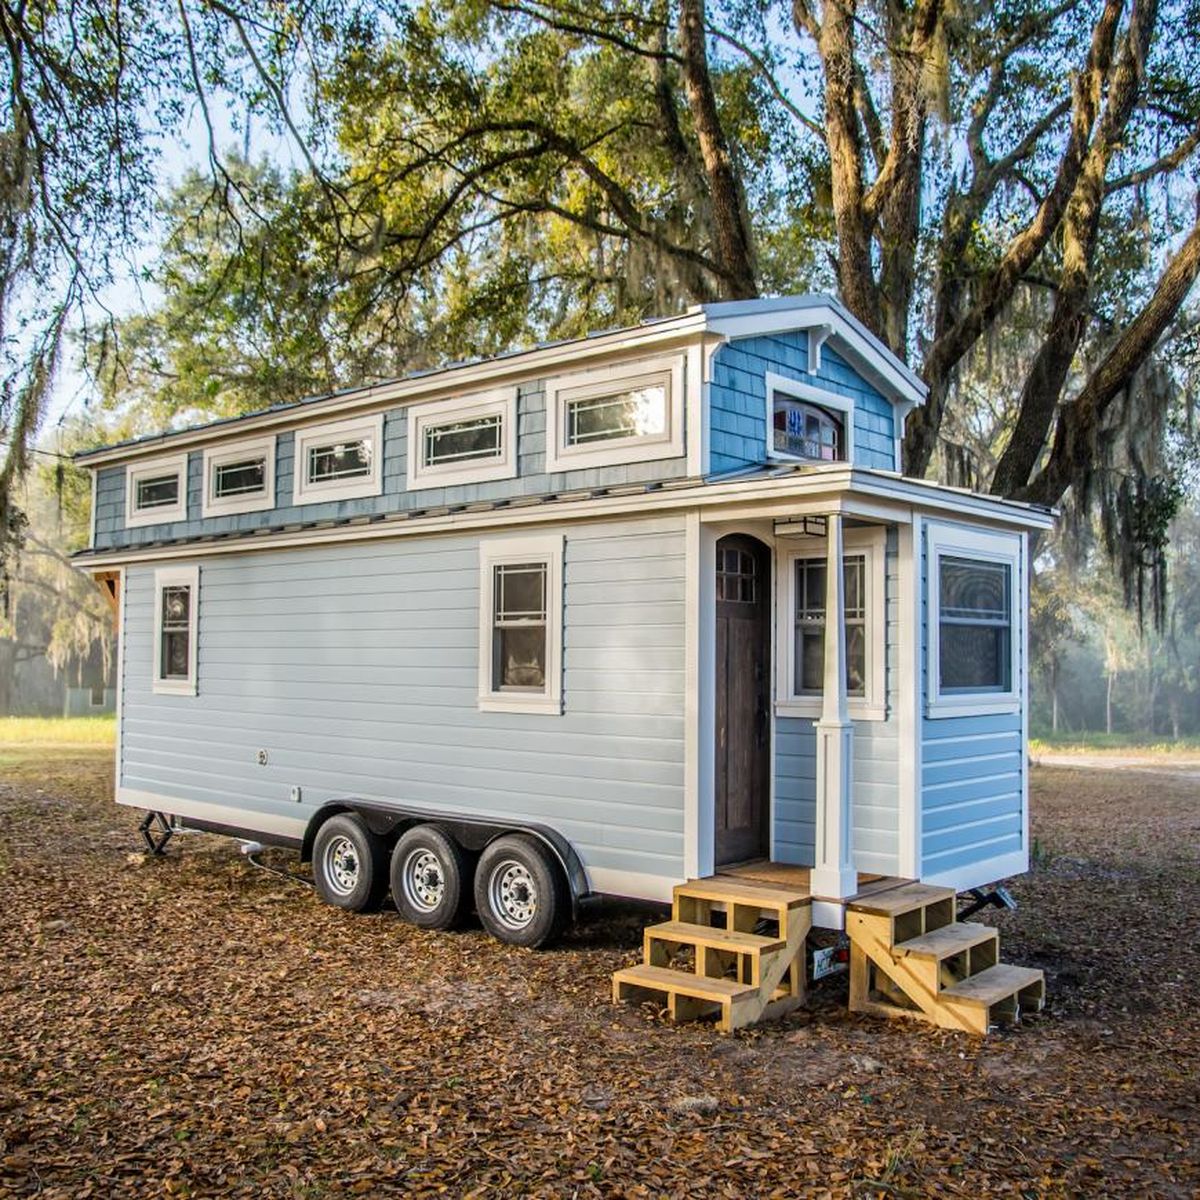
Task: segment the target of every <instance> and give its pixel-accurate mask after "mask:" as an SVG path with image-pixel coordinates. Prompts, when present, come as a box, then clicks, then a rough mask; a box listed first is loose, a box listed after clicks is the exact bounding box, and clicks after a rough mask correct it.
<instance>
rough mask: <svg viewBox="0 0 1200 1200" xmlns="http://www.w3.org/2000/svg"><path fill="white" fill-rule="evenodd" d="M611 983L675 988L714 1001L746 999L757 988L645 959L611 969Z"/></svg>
mask: <svg viewBox="0 0 1200 1200" xmlns="http://www.w3.org/2000/svg"><path fill="white" fill-rule="evenodd" d="M613 983H614V984H625V985H627V986H628V987H636V988H644V989H645V990H647V991H651V992H678V993H679V994H680V995H682V996H691V997H693V998H694V999H696V1000H711V1001H712V1002H713V1003H714V1004H723V1003H725V1002H726V1001H729V1000H748V999H750V997H752V996H756V995H757V994H758V993H757V991H756V989H754V988H752V987H747V986H746V985H745V984H744V983H738V982H737V980H735V979H705V978H704V977H703V976H701V975H690V974H687V973H686V972H684V971H672V970H671V969H670V968H669V967H649V966H646V964H645V963H641V964H639V965H638V966H636V967H622V968H621V970H619V971H616V972H614V974H613Z"/></svg>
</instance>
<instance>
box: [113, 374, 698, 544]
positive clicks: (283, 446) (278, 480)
mask: <svg viewBox="0 0 1200 1200" xmlns="http://www.w3.org/2000/svg"><path fill="white" fill-rule="evenodd" d="M337 419H338V417H337V415H336V414H330V420H337ZM250 436H253V435H251V434H249V433H248V434H247V437H250ZM545 437H546V396H545V390H544V387H543V385H542V384H541V383H536V384H529V385H524V386H522V387H521V388H520V390H519V393H518V398H517V465H518V472H519V473H518V476H517V478H516V479H503V480H493V481H490V482H487V483H475V484H456V485H455V486H453V487H445V488H437V487H433V488H420V489H419V490H415V491H411V492H410V491H407V490H406V489H405V477H406V474H407V450H408V417H407V410H406V409H403V408H398V409H392V410H391V411H389V412H387V413H386V414H385V416H384V426H383V443H384V445H383V452H384V458H383V492H382V494H381V495H379V496H369V497H364V498H362V499H358V500H337V501H330V502H326V503H316V504H305V505H301V506H299V507H297V506H295V505H293V504H292V487H293V471H294V464H293V454H294V442H295V437H294V435H293V434H292V433H291V432H290V431H289V432H284V433H280V434H279V435H278V437H277V439H276V449H275V500H276V507H275V508H273V509H269V510H267V511H264V512H254V513H237V514H233V515H228V516H221V517H209V518H208V519H207V520H203V519H201V516H200V511H201V499H202V497H201V489H202V488H203V486H204V479H203V471H204V454H203V451H199V450H193V451H192V452H191V454H190V456H189V462H188V481H189V483H188V520H187V521H180V522H174V523H172V524H169V525H151V526H146V527H143V528H140V529H130V530H126V529H125V528H124V516H125V492H124V488H125V468H124V467H105V468H101V469H100V471H99V472H98V482H97V497H96V508H97V523H96V549H98V550H105V549H110V548H112V547H114V546H119V545H134V546H137V545H145V544H146V543H148V542H156V541H162V540H165V539H176V538H185V537H200V536H203V535H204V534H211V533H227V532H230V531H251V530H254V529H262V528H265V527H267V526H277V525H281V524H291V523H299V522H302V521H304V522H308V521H328V520H337V519H341V518H345V517H360V516H373V515H375V514H378V513H392V512H404V511H407V510H411V509H416V508H436V507H440V506H441V505H444V504H473V503H476V502H481V501H488V500H502V499H505V498H506V497H510V496H529V495H538V494H543V493H550V492H559V491H572V490H574V489H576V488H593V487H606V486H612V485H616V484H625V483H645V482H650V481H653V480H667V479H677V478H681V477H682V476H684V475H686V473H687V465H686V460H685V459H684V458H673V459H663V460H659V461H656V462H644V463H630V464H628V465H625V466H614V467H603V468H591V469H588V470H581V471H566V472H560V473H558V474H554V475H547V474H546V473H545V465H546V443H545Z"/></svg>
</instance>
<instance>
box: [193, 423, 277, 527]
mask: <svg viewBox="0 0 1200 1200" xmlns="http://www.w3.org/2000/svg"><path fill="white" fill-rule="evenodd" d="M251 458H262V459H263V463H264V470H263V490H262V492H261V493H260V494H257V495H251V494H247V495H244V496H218V495H217V494H216V492H215V490H214V482H213V481H214V475H215V472H216V468H217V467H223V466H228V465H229V464H230V463H238V462H245V461H246V460H247V459H251ZM201 496H202V502H201V508H200V515H201V516H203V517H220V516H227V515H229V514H231V513H249V512H263V511H264V510H266V509H268V508H274V507H275V435H274V434H272V435H271V436H270V437H263V438H254V439H253V440H252V441H244V442H233V443H230V444H226V445H221V446H210V447H209V448H208V449H207V450H205V451H204V490H203V491H202V492H201Z"/></svg>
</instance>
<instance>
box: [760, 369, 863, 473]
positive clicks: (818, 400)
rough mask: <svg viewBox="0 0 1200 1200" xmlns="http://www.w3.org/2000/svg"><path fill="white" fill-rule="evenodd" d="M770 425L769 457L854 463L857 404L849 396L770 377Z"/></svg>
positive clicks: (773, 376) (768, 393)
mask: <svg viewBox="0 0 1200 1200" xmlns="http://www.w3.org/2000/svg"><path fill="white" fill-rule="evenodd" d="M767 423H768V426H767V427H768V435H767V437H768V441H767V457H768V458H775V459H783V460H786V461H789V462H812V463H836V462H850V461H851V449H852V446H851V442H852V436H853V428H854V402H853V401H852V400H850V399H849V398H848V397H846V396H839V395H836V394H835V393H833V392H827V391H825V390H824V389H822V388H816V387H813V386H811V385H810V384H805V383H798V382H795V381H793V380H790V379H785V378H783V377H782V376H779V375H774V374H768V375H767Z"/></svg>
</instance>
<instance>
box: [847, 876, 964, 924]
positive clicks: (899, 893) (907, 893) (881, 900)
mask: <svg viewBox="0 0 1200 1200" xmlns="http://www.w3.org/2000/svg"><path fill="white" fill-rule="evenodd" d="M954 895H955V892H954V889H953V888H943V887H932V886H931V885H929V884H927V883H906V884H904V885H903V886H902V887H898V888H892V889H891V890H890V891H887V892H875V893H874V894H873V895H870V896H864V897H862V899H859V900H851V901H850V902H849V907H850V909H851V910H852V911H853V912H860V913H869V914H871V915H872V916H876V917H896V916H900V915H901V914H902V913H907V912H912V911H913V909H916V908H924V907H925V905H927V904H933V903H935V902H937V901H938V900H947V899H953V897H954Z"/></svg>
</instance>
